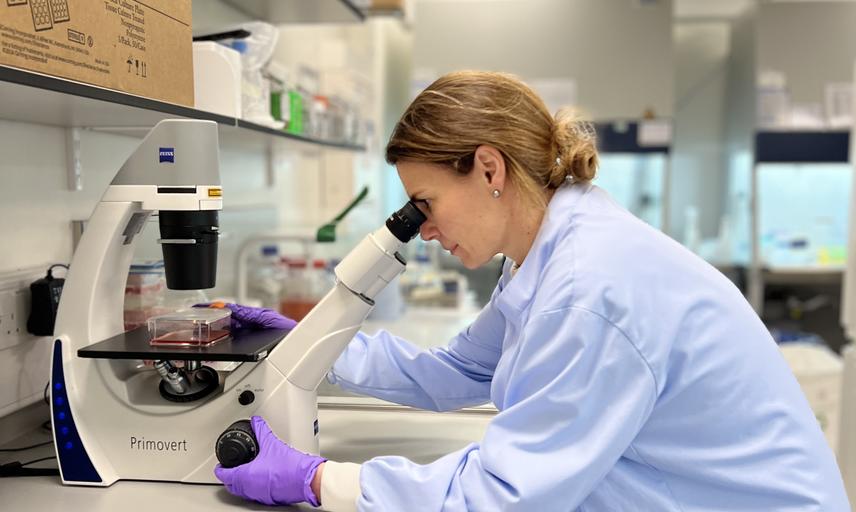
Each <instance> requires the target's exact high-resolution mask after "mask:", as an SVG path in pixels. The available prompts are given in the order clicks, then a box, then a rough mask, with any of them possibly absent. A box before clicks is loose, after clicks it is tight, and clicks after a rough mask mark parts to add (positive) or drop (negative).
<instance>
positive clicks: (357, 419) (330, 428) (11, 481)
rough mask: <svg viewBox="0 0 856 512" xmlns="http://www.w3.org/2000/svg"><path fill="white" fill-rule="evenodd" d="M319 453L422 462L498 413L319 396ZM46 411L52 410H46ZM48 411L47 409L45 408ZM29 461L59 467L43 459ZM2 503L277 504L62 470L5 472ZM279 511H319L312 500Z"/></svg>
mask: <svg viewBox="0 0 856 512" xmlns="http://www.w3.org/2000/svg"><path fill="white" fill-rule="evenodd" d="M319 402H320V404H319V414H318V422H319V425H320V429H321V430H320V444H321V453H322V455H324V456H325V457H327V458H329V459H331V460H336V461H342V462H364V461H366V460H368V459H370V458H372V457H375V456H379V455H401V456H404V457H407V458H409V459H411V460H413V461H415V462H418V463H427V462H430V461H433V460H435V459H437V458H439V457H441V456H443V455H445V454H447V453H450V452H452V451H454V450H458V449H460V448H463V447H464V446H466V445H467V444H469V443H471V442H474V441H478V440H479V439H480V438H481V437H482V434H483V433H484V429H485V427H486V426H487V423H488V422H489V421H490V419H491V418H492V417H493V415H494V414H495V409H491V408H490V407H482V408H474V409H467V410H465V411H459V412H452V413H434V412H427V411H419V410H415V409H410V408H406V407H401V406H396V405H392V404H388V403H385V402H380V401H378V400H371V399H348V398H335V399H332V398H331V399H324V398H323V397H322V398H321V399H320V400H319ZM45 412H47V411H45ZM45 417H47V414H45ZM47 440H50V436H49V434H48V432H47V431H46V430H43V429H37V430H36V431H33V432H29V433H27V434H26V435H23V436H21V437H19V438H17V439H15V440H13V441H11V442H9V443H7V445H6V446H3V447H0V448H11V447H18V446H28V445H30V444H35V443H39V442H41V441H47ZM52 454H53V447H52V446H50V445H47V446H43V447H39V448H35V449H33V450H29V451H26V452H12V453H9V452H0V462H8V461H11V460H20V461H22V462H23V461H28V460H33V459H37V458H41V457H46V456H50V455H52ZM28 467H56V462H55V461H45V462H44V463H39V464H34V465H32V466H28ZM0 503H2V506H0V508H2V509H3V510H16V511H25V510H38V511H40V512H52V511H62V512H68V511H87V512H102V511H104V512H106V511H110V512H113V511H117V510H122V511H125V512H150V511H151V510H156V509H158V508H161V509H162V508H168V509H170V510H182V511H195V510H205V511H213V510H233V511H234V510H271V507H267V506H265V505H261V504H258V503H253V502H249V501H245V500H243V499H240V498H237V497H234V496H232V495H230V494H229V493H228V492H226V490H225V489H224V488H223V487H222V486H219V485H206V484H181V483H175V482H149V481H123V480H120V481H118V482H116V483H114V484H113V485H111V486H110V487H77V486H63V485H62V484H61V483H60V480H59V477H58V476H31V477H9V478H0ZM276 510H315V509H314V508H313V507H310V506H306V505H303V506H294V507H280V508H277V509H276Z"/></svg>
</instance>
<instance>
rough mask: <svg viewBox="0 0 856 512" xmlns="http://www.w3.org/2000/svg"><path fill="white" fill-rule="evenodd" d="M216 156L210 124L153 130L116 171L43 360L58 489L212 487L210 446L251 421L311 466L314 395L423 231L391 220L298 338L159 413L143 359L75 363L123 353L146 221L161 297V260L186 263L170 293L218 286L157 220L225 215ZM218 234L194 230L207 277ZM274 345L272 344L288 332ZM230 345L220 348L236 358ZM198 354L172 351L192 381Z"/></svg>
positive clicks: (415, 215) (156, 379)
mask: <svg viewBox="0 0 856 512" xmlns="http://www.w3.org/2000/svg"><path fill="white" fill-rule="evenodd" d="M217 147H218V142H217V126H216V123H214V122H209V121H184V120H168V121H162V122H160V123H159V124H158V125H157V126H155V127H154V128H153V129H152V131H151V132H150V133H149V135H148V136H147V137H146V138H145V139H144V140H143V141H142V143H141V144H140V147H139V148H138V149H137V150H136V151H135V152H134V154H133V155H131V157H130V158H129V159H128V160H127V162H126V163H125V164H124V165H123V167H122V169H120V171H119V173H118V174H117V175H116V177H115V178H114V180H113V182H112V183H111V184H110V186H109V187H108V189H107V191H106V192H105V193H104V196H103V197H102V199H101V201H100V202H99V203H98V205H97V207H96V208H95V211H94V213H93V214H92V217H91V218H90V220H89V223H88V226H87V228H86V230H85V232H84V234H83V237H82V238H81V241H80V244H79V246H78V248H77V250H76V252H75V254H74V257H73V259H72V263H71V267H70V271H69V273H68V276H67V279H66V283H65V287H64V291H63V295H62V300H61V301H60V306H59V312H58V316H57V322H56V329H55V333H56V335H55V337H54V352H53V358H52V370H51V416H52V423H53V435H54V441H55V446H56V451H57V458H58V460H59V465H60V473H61V476H62V481H63V483H65V484H73V485H92V486H108V485H110V484H112V483H113V482H115V481H116V480H119V479H135V480H159V481H177V482H193V483H218V481H217V480H216V479H215V477H214V474H213V469H214V466H215V464H216V463H217V460H216V458H215V455H214V453H215V452H214V445H215V441H216V440H217V437H218V435H219V434H220V433H221V432H222V431H223V429H224V428H225V427H227V426H228V425H230V424H232V423H233V422H235V421H237V420H240V419H244V418H248V417H250V416H252V415H260V416H263V417H264V418H265V419H266V420H267V422H268V423H269V424H270V426H271V429H272V430H273V431H274V432H275V433H276V434H277V435H278V436H279V437H280V438H281V439H283V440H284V441H286V442H288V443H289V444H291V445H292V446H294V447H295V448H297V449H300V450H303V451H306V452H313V453H318V431H319V426H318V422H317V395H316V389H317V386H318V385H319V383H320V382H321V380H322V379H323V378H324V377H325V375H326V374H327V372H328V371H329V369H330V368H331V367H332V365H333V363H334V362H335V360H336V358H337V357H338V356H339V354H340V353H341V351H342V350H343V349H344V347H345V346H346V345H347V343H348V342H349V341H350V340H351V339H352V338H353V336H354V335H355V334H356V332H357V331H358V330H359V327H360V325H361V324H362V322H363V320H364V319H365V318H366V316H367V315H368V313H369V312H370V311H371V309H372V307H373V300H372V299H373V298H374V297H375V296H376V295H377V293H378V292H380V291H381V290H382V289H383V288H384V287H385V286H386V285H387V284H388V283H389V282H390V281H392V279H394V278H395V277H396V276H397V275H398V274H400V273H401V272H402V271H403V270H404V268H405V262H404V260H403V258H401V257H400V256H399V255H398V253H397V251H398V250H399V249H400V248H401V247H402V246H403V245H404V244H405V243H406V242H407V241H409V240H410V239H411V238H413V236H415V234H416V233H417V232H418V229H419V224H421V222H422V221H423V220H424V217H423V216H421V214H420V213H419V212H418V210H417V209H416V208H415V207H413V206H412V204H409V203H408V205H405V208H409V209H408V212H409V213H410V214H411V215H410V216H409V217H408V216H407V215H403V216H402V215H401V213H402V212H404V211H405V208H403V209H402V210H401V211H399V212H397V213H396V215H394V216H393V217H390V219H389V220H388V221H387V223H386V225H385V226H384V227H381V228H380V229H378V230H377V231H375V232H374V233H371V234H369V235H367V236H366V237H365V239H364V240H363V241H362V242H361V243H360V244H358V245H357V247H355V248H354V249H353V250H352V251H351V253H350V254H348V255H347V257H346V258H345V259H344V260H343V261H342V262H341V263H340V264H339V265H338V266H337V267H336V277H337V283H336V285H335V287H334V288H333V289H332V290H331V291H330V292H329V293H328V294H327V295H326V296H325V297H324V298H323V299H322V300H321V301H320V302H319V304H318V305H317V306H316V307H315V308H314V309H313V310H312V311H311V312H310V313H309V315H307V317H306V318H304V319H303V320H302V321H301V322H300V323H299V324H298V326H297V327H296V328H295V329H294V330H292V331H290V332H288V333H287V335H286V336H285V338H284V339H282V341H280V342H279V343H278V344H276V345H275V347H274V348H273V349H272V350H270V351H269V353H267V352H265V351H262V352H260V353H258V354H257V357H258V361H257V362H244V363H242V364H241V365H240V366H239V367H238V368H237V369H235V370H234V371H232V372H228V373H226V372H213V370H211V372H210V373H215V375H217V384H216V388H214V389H213V390H212V391H210V392H209V393H207V394H205V395H204V396H202V397H201V398H198V399H190V400H189V401H184V402H179V401H171V400H167V399H165V398H164V396H163V392H162V391H160V392H159V385H161V386H162V384H161V382H162V380H161V376H160V375H159V374H158V372H156V371H154V370H153V369H150V368H143V369H141V368H140V367H141V364H140V362H141V361H140V359H145V357H139V355H138V354H137V355H135V353H133V351H132V353H130V355H129V354H122V353H119V352H116V353H115V354H113V355H112V356H104V355H96V356H92V355H91V354H90V355H87V356H86V357H81V356H80V354H86V352H87V351H86V350H83V349H86V347H89V346H92V345H93V344H96V343H98V342H102V340H108V341H109V340H113V341H115V340H119V342H124V341H123V340H126V338H127V339H130V338H128V337H127V335H128V334H129V333H124V332H123V331H124V329H123V320H122V309H123V300H124V299H123V294H124V287H125V280H126V278H127V275H128V270H129V267H130V263H131V257H132V254H133V246H134V241H135V235H136V234H137V233H138V232H139V231H140V230H141V229H142V227H143V225H144V224H145V221H146V219H147V218H148V216H149V215H150V214H151V213H152V212H155V211H160V216H161V235H162V237H164V238H166V239H165V240H162V241H161V242H162V243H163V244H164V256H165V266H166V267H167V285H168V286H170V287H173V286H172V284H170V277H171V276H170V272H171V270H170V267H171V264H172V263H174V262H171V261H170V257H169V256H167V246H169V250H171V251H174V250H182V251H183V250H189V251H190V252H189V253H188V254H184V253H182V256H181V259H182V262H180V263H181V265H183V268H182V270H181V272H180V273H179V274H176V273H175V272H176V270H175V268H173V270H172V272H173V275H172V277H173V281H176V280H178V281H186V282H183V283H181V282H180V283H179V284H180V286H179V287H181V288H194V287H195V288H203V287H209V288H210V287H212V286H213V285H214V282H213V274H212V272H213V270H212V267H211V261H210V247H209V248H208V249H207V250H206V249H204V248H203V249H199V250H202V251H203V252H204V253H205V254H203V253H200V252H198V251H197V252H193V251H195V250H196V249H197V248H199V247H202V245H201V244H202V243H203V240H202V237H203V235H199V234H198V233H196V231H194V233H196V234H191V235H188V236H187V237H186V238H184V237H179V238H174V235H173V236H169V237H167V236H165V234H164V225H163V221H164V216H165V213H169V214H170V216H176V215H177V216H179V217H180V216H182V215H197V214H202V215H207V214H211V213H212V211H216V210H219V209H221V208H222V197H221V189H220V179H219V163H218V152H217ZM396 216H398V217H396ZM215 224H216V215H215ZM194 229H196V228H195V227H194ZM206 229H207V231H205V230H206ZM216 230H217V227H216V225H214V226H207V227H203V228H202V231H205V233H207V235H211V234H212V232H213V233H214V235H215V237H214V240H215V243H214V251H215V253H214V254H215V256H214V265H213V268H216ZM194 237H196V238H194ZM185 256H187V257H185ZM194 258H196V259H202V260H205V259H206V258H207V261H203V262H202V263H203V264H202V267H206V266H207V268H204V269H203V270H204V271H203V270H200V269H199V268H197V267H196V266H194V265H193V264H192V263H191V260H193V259H194ZM173 259H174V257H173ZM172 266H173V267H175V265H172ZM194 274H198V275H194ZM203 274H205V275H203ZM207 274H211V275H207ZM188 275H189V277H188ZM206 280H207V281H206ZM233 334H234V333H233ZM273 334H274V335H275V336H277V337H278V338H281V337H282V336H283V335H285V334H286V331H278V332H274V333H273ZM239 338H240V336H238V337H237V338H235V339H233V340H231V341H230V342H229V343H232V344H233V345H234V346H238V345H240V343H241V340H240V339H239ZM221 343H226V342H221ZM218 345H220V343H218V344H217V345H215V346H214V347H217V346H218ZM221 351H222V350H221ZM198 352H200V350H199V349H193V348H191V349H185V350H180V349H177V350H175V354H174V356H171V359H174V360H179V361H180V360H186V361H197V362H200V363H194V364H193V365H188V367H191V368H192V367H199V365H200V364H201V361H204V360H206V359H205V358H206V357H207V356H206V354H205V353H204V352H205V351H204V349H202V350H201V352H202V354H199V353H198ZM221 356H222V354H221ZM265 356H266V357H265ZM134 357H136V358H134ZM157 358H158V359H164V358H165V357H164V356H163V353H161V354H160V355H158V356H157ZM220 360H224V359H222V357H221V358H220ZM236 360H245V359H236ZM203 368H207V367H203ZM208 370H210V368H209V369H208Z"/></svg>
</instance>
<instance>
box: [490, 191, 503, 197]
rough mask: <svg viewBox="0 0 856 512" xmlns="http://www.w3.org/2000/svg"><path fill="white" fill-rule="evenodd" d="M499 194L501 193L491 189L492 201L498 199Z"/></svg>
mask: <svg viewBox="0 0 856 512" xmlns="http://www.w3.org/2000/svg"><path fill="white" fill-rule="evenodd" d="M500 193H501V192H500V191H499V190H497V189H493V192H492V193H491V194H493V198H494V199H499V194H500Z"/></svg>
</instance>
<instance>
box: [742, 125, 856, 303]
mask: <svg viewBox="0 0 856 512" xmlns="http://www.w3.org/2000/svg"><path fill="white" fill-rule="evenodd" d="M849 139H850V136H849V133H848V132H846V131H762V132H758V133H757V134H756V137H755V165H754V166H753V168H752V175H751V183H752V186H751V194H752V196H751V198H750V200H749V205H750V207H751V208H752V210H751V219H752V222H751V231H750V243H751V253H750V256H751V258H750V265H749V273H748V290H747V295H748V298H749V302H750V304H751V305H752V307H753V308H754V309H755V311H756V312H758V313H759V314H763V311H764V309H763V308H764V289H765V283H766V282H768V281H770V280H772V279H776V280H779V281H782V280H785V279H791V280H792V279H794V278H798V277H799V276H806V275H808V276H814V277H816V278H817V279H821V278H826V277H829V278H832V279H838V278H839V277H840V276H841V274H842V272H843V269H844V263H845V261H846V257H847V254H846V253H847V251H846V244H847V236H848V233H849V230H850V227H849V220H848V218H847V211H848V205H849V204H850V202H851V188H852V183H853V171H852V167H851V165H850V164H849V163H848V162H849V159H850V152H849V148H848V145H849Z"/></svg>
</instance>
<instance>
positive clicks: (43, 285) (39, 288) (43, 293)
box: [27, 263, 68, 336]
mask: <svg viewBox="0 0 856 512" xmlns="http://www.w3.org/2000/svg"><path fill="white" fill-rule="evenodd" d="M56 267H64V268H65V269H66V271H67V270H68V265H64V264H62V263H57V264H56V265H51V266H50V267H49V268H48V271H47V273H46V274H45V277H43V278H41V279H36V280H35V281H33V282H32V283H30V315H29V317H27V332H29V333H30V334H33V335H36V336H50V335H52V334H53V331H54V325H55V324H56V313H57V308H58V307H59V300H60V297H61V296H62V288H63V286H64V285H65V279H63V278H61V277H54V275H53V269H54V268H56Z"/></svg>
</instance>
